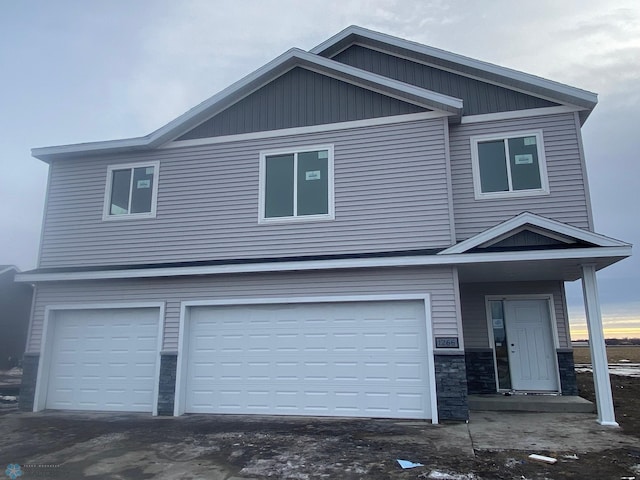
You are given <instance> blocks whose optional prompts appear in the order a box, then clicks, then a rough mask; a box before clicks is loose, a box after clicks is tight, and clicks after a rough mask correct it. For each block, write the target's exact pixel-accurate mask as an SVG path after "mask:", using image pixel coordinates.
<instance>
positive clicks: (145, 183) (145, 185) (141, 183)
mask: <svg viewBox="0 0 640 480" xmlns="http://www.w3.org/2000/svg"><path fill="white" fill-rule="evenodd" d="M136 188H151V180H138V183H137V184H136Z"/></svg>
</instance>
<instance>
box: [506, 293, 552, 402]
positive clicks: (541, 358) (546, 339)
mask: <svg viewBox="0 0 640 480" xmlns="http://www.w3.org/2000/svg"><path fill="white" fill-rule="evenodd" d="M504 308H505V317H506V328H507V351H508V354H509V367H510V370H511V388H512V389H513V390H522V391H549V392H557V391H558V373H557V363H556V356H555V349H554V342H553V337H552V334H551V319H550V317H549V302H548V301H547V300H543V299H540V300H537V299H536V300H506V301H505V302H504Z"/></svg>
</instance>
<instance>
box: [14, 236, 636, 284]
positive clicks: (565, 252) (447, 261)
mask: <svg viewBox="0 0 640 480" xmlns="http://www.w3.org/2000/svg"><path fill="white" fill-rule="evenodd" d="M629 256H631V246H630V245H627V246H624V247H591V248H568V249H562V250H535V251H517V252H489V253H463V254H458V255H424V256H406V257H383V258H359V259H358V258H356V259H338V260H317V261H292V262H266V263H254V264H233V265H211V266H199V267H171V268H148V269H135V270H109V271H89V272H64V273H37V272H36V273H29V272H24V273H19V274H17V275H16V281H19V282H50V281H71V280H107V279H122V278H155V277H179V276H191V275H224V274H236V273H269V272H292V271H316V270H330V269H349V268H384V267H418V266H443V265H448V266H455V265H469V264H482V263H503V262H522V261H542V260H567V259H569V260H577V261H580V260H584V261H585V262H589V263H593V260H594V259H610V260H613V261H614V262H615V261H618V260H621V259H623V258H626V257H629Z"/></svg>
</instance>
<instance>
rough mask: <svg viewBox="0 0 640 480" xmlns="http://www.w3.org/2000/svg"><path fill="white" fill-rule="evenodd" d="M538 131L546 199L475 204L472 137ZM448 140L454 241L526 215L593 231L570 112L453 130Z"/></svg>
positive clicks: (494, 200)
mask: <svg viewBox="0 0 640 480" xmlns="http://www.w3.org/2000/svg"><path fill="white" fill-rule="evenodd" d="M538 129H541V130H542V131H543V142H544V147H545V156H546V162H547V173H548V178H549V190H550V194H549V195H540V196H530V197H513V198H504V197H503V198H500V199H482V200H476V199H475V196H474V190H473V171H472V166H471V142H470V137H472V136H475V135H485V134H501V133H508V132H516V131H528V130H538ZM449 138H450V144H451V154H450V155H451V175H452V184H453V206H454V217H455V225H456V236H457V239H458V241H462V240H465V239H467V238H469V237H472V236H473V235H476V234H478V233H480V232H482V231H484V230H486V229H487V228H490V227H493V226H495V225H497V224H498V223H500V222H503V221H505V220H507V219H509V218H511V217H513V216H515V215H518V214H519V213H522V212H524V211H529V212H532V213H535V214H538V215H541V216H543V217H547V218H551V219H554V220H558V221H560V222H564V223H567V224H569V225H573V226H576V227H579V228H584V229H591V228H592V227H591V225H590V222H589V212H588V207H587V198H586V193H585V184H584V179H585V177H584V171H583V169H582V165H583V163H582V159H581V152H580V148H579V143H578V134H577V131H576V123H575V121H574V116H573V114H572V113H566V114H558V115H548V116H540V117H529V118H521V119H513V120H501V121H493V122H482V123H470V124H462V125H456V126H452V127H451V130H450V133H449Z"/></svg>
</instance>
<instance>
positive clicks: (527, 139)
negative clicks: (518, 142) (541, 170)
mask: <svg viewBox="0 0 640 480" xmlns="http://www.w3.org/2000/svg"><path fill="white" fill-rule="evenodd" d="M524 144H525V145H535V144H536V137H524Z"/></svg>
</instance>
